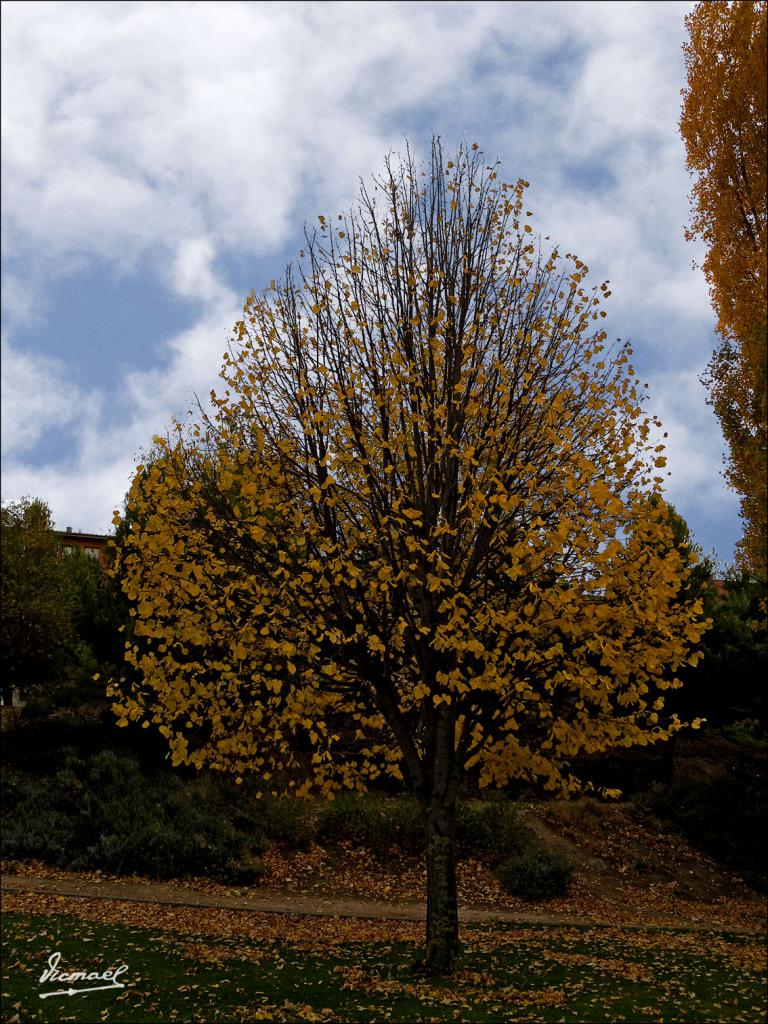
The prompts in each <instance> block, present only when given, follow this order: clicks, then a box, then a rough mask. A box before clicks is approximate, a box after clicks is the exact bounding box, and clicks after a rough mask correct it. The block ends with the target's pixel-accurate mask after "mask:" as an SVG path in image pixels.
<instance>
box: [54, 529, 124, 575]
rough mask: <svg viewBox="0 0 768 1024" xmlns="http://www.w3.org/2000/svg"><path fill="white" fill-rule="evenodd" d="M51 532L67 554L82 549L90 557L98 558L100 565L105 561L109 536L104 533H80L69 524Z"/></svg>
mask: <svg viewBox="0 0 768 1024" xmlns="http://www.w3.org/2000/svg"><path fill="white" fill-rule="evenodd" d="M53 534H54V536H55V537H57V538H58V540H59V541H60V543H61V544H63V546H64V550H65V551H66V552H67V554H71V553H72V552H73V551H75V550H79V551H83V552H84V553H85V554H86V555H88V556H89V557H90V558H98V560H99V562H100V563H101V565H104V562H105V557H106V555H105V548H106V546H107V544H108V543H109V541H110V540H111V537H110V535H109V534H105V533H80V532H79V531H75V530H73V529H72V527H71V526H68V527H67V528H66V530H54V531H53Z"/></svg>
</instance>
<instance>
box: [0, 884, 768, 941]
mask: <svg viewBox="0 0 768 1024" xmlns="http://www.w3.org/2000/svg"><path fill="white" fill-rule="evenodd" d="M0 891H2V892H4V893H39V894H43V895H48V896H62V897H65V898H66V897H70V898H83V899H101V900H118V901H123V902H128V903H156V904H162V905H166V906H179V907H214V908H218V909H223V910H235V911H252V912H253V911H255V912H257V913H260V914H295V915H300V916H315V917H345V918H366V919H374V920H388V921H423V920H425V918H426V906H425V904H424V903H418V902H407V903H406V902H384V901H381V902H373V901H366V900H357V899H343V898H338V897H332V896H329V897H317V896H293V895H283V896H281V895H276V894H274V893H266V892H265V893H260V892H258V891H256V892H254V893H253V894H252V895H249V896H247V897H245V896H225V895H220V894H217V895H211V894H209V893H205V892H197V891H195V890H193V889H187V888H182V887H180V886H174V885H169V884H167V883H163V882H152V883H143V882H133V881H125V882H123V881H116V880H114V879H104V880H100V881H93V880H87V881H86V880H82V881H81V880H78V879H69V878H66V879H65V878H41V877H38V876H28V875H3V876H2V877H0ZM459 918H460V919H461V921H462V922H465V923H468V922H474V923H486V924H490V923H492V922H494V921H496V922H509V923H515V924H527V925H530V924H534V925H535V924H549V925H561V926H563V927H574V926H588V927H616V922H605V921H596V920H594V919H591V918H586V917H574V916H568V915H565V914H556V913H546V912H530V913H520V912H515V911H509V910H475V909H472V908H469V907H460V908H459ZM676 926H677V927H680V928H686V929H691V930H698V931H708V932H723V933H725V932H731V933H732V932H738V933H744V934H751V933H752V932H753V929H745V928H723V927H721V926H704V925H692V924H691V922H690V921H683V920H681V921H680V922H679V923H677V925H676ZM622 927H625V928H632V929H637V928H644V929H648V930H656V929H658V928H664V927H670V926H669V925H654V924H648V925H637V924H632V925H624V926H622Z"/></svg>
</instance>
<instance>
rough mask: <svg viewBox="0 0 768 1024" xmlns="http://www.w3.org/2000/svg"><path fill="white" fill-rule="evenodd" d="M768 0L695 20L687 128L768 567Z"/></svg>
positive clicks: (747, 554) (708, 380) (754, 526)
mask: <svg viewBox="0 0 768 1024" xmlns="http://www.w3.org/2000/svg"><path fill="white" fill-rule="evenodd" d="M767 14H768V5H767V4H766V3H765V2H764V0H759V2H755V0H737V2H735V3H734V2H731V3H726V2H717V3H713V2H703V3H699V4H698V5H697V6H696V8H695V9H694V11H693V12H692V13H691V14H689V15H688V17H687V18H686V19H685V24H686V27H687V29H688V33H689V39H688V41H687V43H686V44H685V45H684V46H683V52H684V54H685V66H686V71H687V76H688V81H687V87H686V88H685V89H684V90H683V97H684V99H683V111H682V116H681V118H680V133H681V135H682V137H683V141H684V142H685V147H686V153H687V161H688V169H689V171H690V172H691V174H692V175H695V176H696V181H695V183H694V186H693V190H692V193H691V206H692V213H693V217H692V220H691V225H690V228H689V230H688V232H687V236H688V237H689V238H701V239H702V240H703V241H704V242H705V243H706V246H707V256H706V259H705V260H704V264H703V270H704V274H705V276H706V279H707V283H708V284H709V290H710V296H711V299H712V305H713V308H714V311H715V315H716V317H717V330H718V333H719V335H720V339H721V340H720V344H719V346H718V348H717V350H716V351H715V353H714V355H713V356H712V359H711V361H710V363H709V366H708V368H707V373H706V376H705V378H704V383H705V384H706V385H707V386H708V387H709V390H710V401H711V404H712V406H713V407H714V410H715V413H716V415H717V417H718V419H719V420H720V424H721V426H722V429H723V434H724V436H725V440H726V442H727V444H728V449H729V457H728V460H727V463H726V474H725V475H726V479H727V481H728V483H729V484H730V486H731V487H732V488H733V489H734V490H735V491H736V492H737V493H738V494H739V495H740V496H741V516H742V520H743V523H744V533H743V536H742V539H741V541H740V543H739V545H738V549H737V553H738V557H739V561H740V563H741V564H742V566H743V567H744V568H747V569H749V570H751V572H752V573H753V574H755V575H757V576H759V577H761V578H762V579H765V578H766V576H767V575H768V548H767V545H768V521H767V519H766V513H767V510H768V388H767V387H766V369H767V366H768V363H767V355H766V305H767V304H768V293H767V292H766V277H767V275H766V257H767V254H768V195H767V193H766V147H768V102H767V100H766V95H767V91H768V60H767V51H766V23H767V22H766V15H767Z"/></svg>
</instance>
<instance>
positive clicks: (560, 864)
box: [496, 850, 573, 900]
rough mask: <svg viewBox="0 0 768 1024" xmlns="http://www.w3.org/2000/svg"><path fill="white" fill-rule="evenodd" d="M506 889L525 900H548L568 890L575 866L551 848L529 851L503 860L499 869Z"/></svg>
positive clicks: (502, 884)
mask: <svg viewBox="0 0 768 1024" xmlns="http://www.w3.org/2000/svg"><path fill="white" fill-rule="evenodd" d="M496 875H497V877H498V879H499V882H500V883H501V886H502V888H503V889H504V890H505V891H506V892H509V893H512V895H514V896H519V897H521V899H524V900H546V899H551V898H552V897H554V896H563V895H565V893H566V892H567V891H568V886H569V885H570V882H571V878H572V877H573V867H572V865H571V863H570V861H569V860H568V859H567V857H565V856H563V855H562V854H560V853H555V852H553V851H551V850H525V851H524V852H522V853H519V854H515V855H514V856H513V857H508V858H507V859H506V860H504V861H502V863H501V864H500V865H499V867H498V868H497V871H496Z"/></svg>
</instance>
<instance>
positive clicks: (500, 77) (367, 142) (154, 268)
mask: <svg viewBox="0 0 768 1024" xmlns="http://www.w3.org/2000/svg"><path fill="white" fill-rule="evenodd" d="M692 6H693V5H692V4H689V3H676V2H668V0H664V2H652V3H632V2H623V3H614V2H610V3H602V2H600V3H579V2H566V3H564V4H560V3H555V2H552V3H535V2H528V3H510V2H504V3H485V2H474V3H463V2H456V3H453V2H439V3H418V2H413V0H407V2H405V3H400V2H385V3H377V2H370V0H367V2H364V3H357V2H349V3H302V2H291V3H285V2H276V3H271V2H266V3H264V2H262V3H230V2H227V0H217V2H215V3H207V2H201V3H195V4H174V3H161V2H153V3H144V2H120V3H100V2H96V0H87V2H85V3H79V2H68V3H48V2H45V3H37V2H31V0H24V2H13V0H11V2H6V3H4V4H3V6H2V29H3V32H2V46H3V51H2V59H3V82H2V85H3V89H2V126H3V127H2V133H3V134H2V141H3V149H2V152H3V197H2V198H3V203H2V210H3V221H2V231H3V282H2V284H3V328H2V346H3V359H2V387H3V396H2V427H3V430H2V442H3V475H2V497H3V500H11V499H14V498H18V497H20V496H21V495H23V494H29V495H34V496H37V497H41V498H43V499H45V500H46V501H47V502H48V503H49V504H50V506H51V508H52V511H53V514H54V518H55V520H56V523H57V525H58V526H59V527H64V526H72V527H74V529H80V530H94V531H102V530H103V531H108V530H110V529H111V525H110V523H111V518H112V510H113V509H114V508H117V507H119V506H121V504H122V501H123V498H124V495H125V492H126V490H127V488H128V486H129V483H130V479H131V476H132V470H133V466H134V465H135V462H136V461H137V458H138V457H139V454H140V452H141V451H142V450H143V449H144V448H145V447H147V446H148V445H149V444H150V443H151V438H152V435H153V434H154V433H162V432H164V429H165V427H166V426H167V425H168V423H169V421H170V420H171V418H172V416H174V415H180V416H183V415H184V413H185V411H186V410H187V409H188V408H189V407H190V405H191V403H192V401H193V400H194V395H195V394H200V395H201V396H205V395H207V394H208V392H209V391H210V389H211V387H214V386H215V385H216V378H217V375H218V371H219V367H220V362H221V355H222V353H223V352H224V349H225V346H226V342H227V338H228V336H229V332H230V329H231V327H232V325H233V323H234V322H235V321H236V320H237V319H238V317H239V311H240V308H241V306H242V303H243V301H244V299H245V296H246V295H247V293H248V292H249V291H250V289H251V288H255V289H256V290H257V291H259V290H260V289H261V288H262V287H263V286H264V285H265V284H267V283H268V282H269V280H270V279H271V278H272V277H276V276H278V275H279V274H280V273H281V272H282V270H283V268H284V266H285V264H286V262H287V261H288V260H289V259H291V258H292V257H293V256H294V255H295V254H296V252H297V250H298V248H299V246H300V240H301V233H302V228H303V224H304V222H305V221H310V220H312V219H313V218H314V217H315V216H316V215H317V214H318V213H334V212H337V211H340V210H343V209H346V208H348V207H349V206H350V204H351V203H352V202H353V201H354V198H355V194H356V191H357V187H358V182H359V179H360V178H361V177H362V178H365V179H367V178H369V177H370V175H371V174H372V173H374V172H376V171H378V170H380V169H381V166H382V160H383V157H384V155H385V154H386V153H387V152H389V151H390V150H401V149H402V148H403V146H404V140H405V138H406V137H407V138H408V139H409V140H410V143H411V145H412V148H413V149H414V150H415V151H416V153H417V154H424V153H426V152H427V150H428V147H429V143H430V139H431V136H432V134H433V133H438V134H440V135H442V136H443V138H444V140H445V144H446V147H447V148H448V149H450V148H453V147H454V146H455V145H457V144H458V143H459V142H460V141H462V140H464V141H467V142H474V141H477V142H478V143H479V145H480V146H481V148H482V149H483V150H484V152H485V153H486V155H487V156H488V157H489V158H497V157H498V158H499V159H500V160H501V165H502V176H503V177H505V178H506V179H507V180H513V181H516V180H517V179H518V178H519V177H523V178H525V179H527V180H528V181H529V182H530V183H531V187H530V189H529V190H528V197H527V198H528V208H529V209H532V210H533V211H534V212H535V219H534V224H535V226H536V228H537V229H538V230H540V231H541V233H542V234H544V235H551V238H552V240H553V242H557V243H559V244H560V246H561V248H562V249H563V250H564V251H571V252H575V253H577V254H578V255H579V256H580V258H581V259H583V260H585V262H587V263H588V264H589V266H590V270H591V279H592V281H593V282H596V281H600V280H603V279H605V278H607V279H610V281H611V284H612V291H613V296H612V298H611V300H610V304H609V306H608V314H609V318H608V321H607V325H608V326H607V329H608V332H609V336H615V337H622V338H630V339H631V340H632V342H633V345H634V349H635V360H634V361H635V365H636V367H637V370H638V373H639V375H640V377H641V379H643V380H645V381H647V382H648V383H649V394H650V399H649V409H650V410H651V411H653V412H655V413H656V414H657V415H659V416H660V418H661V419H662V421H663V423H664V429H665V430H666V431H667V432H668V438H667V445H668V450H667V455H668V461H669V469H670V477H669V479H668V484H667V496H668V498H669V499H670V500H671V501H672V502H673V503H674V504H675V505H676V506H677V508H678V510H679V511H680V512H681V514H682V515H683V516H684V517H685V518H686V519H687V521H688V522H689V524H690V526H691V528H692V531H693V534H694V537H695V539H696V540H697V541H698V542H699V543H700V544H701V545H702V546H703V547H704V549H705V551H708V552H709V551H715V552H716V553H717V554H718V555H719V556H720V557H721V558H723V559H725V560H730V559H731V558H732V554H733V545H734V543H735V541H736V540H737V539H738V536H739V533H740V524H739V518H738V502H737V500H736V498H735V496H734V495H733V494H731V493H730V492H728V491H727V489H726V488H725V486H724V483H723V480H722V475H721V469H722V455H723V442H722V436H721V434H720V431H719V428H718V424H717V421H716V419H715V417H714V415H713V413H712V411H711V409H710V408H709V407H708V406H707V404H706V392H705V391H704V389H703V387H702V386H701V384H700V383H699V380H698V378H699V376H700V374H701V373H702V371H703V369H704V367H705V365H706V363H707V361H708V359H709V356H710V353H711V351H712V349H713V347H714V344H715V336H714V333H713V316H712V312H711V309H710V306H709V302H708V297H707V289H706V285H705V282H704V279H703V275H702V274H701V271H700V270H698V269H695V268H694V267H693V266H692V264H693V263H694V262H699V263H700V262H701V260H702V259H703V251H702V250H701V248H700V247H698V246H697V245H693V244H691V243H688V242H686V241H685V239H684V235H683V228H684V225H685V224H686V222H687V220H688V192H689V189H690V179H689V178H688V175H687V172H686V170H685V154H684V149H683V145H682V142H681V140H680V138H679V135H678V127H677V122H678V118H679V109H680V89H681V88H682V86H683V84H684V71H683V61H682V54H681V49H680V48H681V44H682V42H683V39H684V36H685V29H684V24H683V19H684V17H685V15H686V13H688V11H689V10H690V9H691V8H692Z"/></svg>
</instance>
